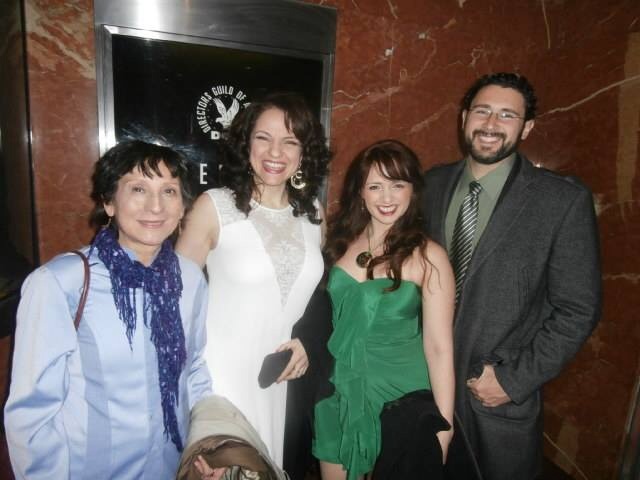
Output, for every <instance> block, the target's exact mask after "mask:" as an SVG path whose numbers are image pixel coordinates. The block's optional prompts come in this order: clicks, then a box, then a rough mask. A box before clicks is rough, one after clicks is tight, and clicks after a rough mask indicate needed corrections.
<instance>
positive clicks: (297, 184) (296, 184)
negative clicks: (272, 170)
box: [289, 169, 307, 190]
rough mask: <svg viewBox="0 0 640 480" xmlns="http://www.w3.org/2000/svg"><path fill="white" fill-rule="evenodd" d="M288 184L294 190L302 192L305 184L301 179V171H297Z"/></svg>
mask: <svg viewBox="0 0 640 480" xmlns="http://www.w3.org/2000/svg"><path fill="white" fill-rule="evenodd" d="M289 183H291V186H292V187H293V188H295V189H296V190H302V189H303V188H304V187H306V186H307V182H305V181H304V180H303V179H302V170H300V169H298V170H297V171H296V173H294V174H293V176H292V177H291V178H290V179H289Z"/></svg>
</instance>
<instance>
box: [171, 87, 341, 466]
mask: <svg viewBox="0 0 640 480" xmlns="http://www.w3.org/2000/svg"><path fill="white" fill-rule="evenodd" d="M228 143H229V146H230V154H229V156H228V158H226V159H225V161H224V163H223V166H222V169H221V181H222V184H223V185H224V188H219V189H212V190H208V191H207V192H205V193H204V194H203V195H202V196H201V197H200V198H198V200H197V201H196V203H195V206H194V208H193V210H192V211H191V213H190V214H189V216H188V218H187V221H186V225H185V228H184V229H183V231H182V235H181V236H180V238H179V240H178V244H177V247H176V248H177V250H178V251H179V252H181V253H182V254H183V255H185V256H187V257H190V258H192V259H193V260H194V261H195V262H196V263H197V264H199V265H201V266H204V265H205V263H206V265H207V271H208V274H209V297H210V301H209V312H208V315H207V331H208V336H209V342H208V343H207V347H206V355H205V356H206V359H207V363H208V364H209V368H210V369H211V373H212V377H213V378H214V379H215V381H214V383H215V385H214V386H215V390H216V393H218V394H220V395H223V396H225V397H227V398H228V399H229V400H231V401H232V402H233V403H234V404H235V405H236V406H237V407H238V408H239V409H240V410H241V411H242V412H243V413H244V415H245V416H246V417H247V419H248V420H249V422H250V423H251V424H252V425H253V426H254V427H255V428H256V430H257V431H258V433H259V435H260V437H261V438H262V440H263V441H264V442H265V443H266V445H267V447H268V449H269V453H270V455H271V456H272V458H273V459H274V460H275V461H276V463H277V464H278V465H280V466H281V465H282V459H283V438H284V425H285V408H286V398H287V390H286V388H287V387H286V383H283V381H286V380H291V379H295V378H298V377H300V376H301V375H303V374H304V373H305V372H306V369H307V367H308V356H307V352H306V351H305V348H304V346H303V345H302V343H301V342H300V340H299V339H297V338H294V339H291V329H292V326H293V324H294V323H295V322H296V321H297V320H298V319H299V318H300V317H301V316H302V314H303V312H304V310H305V306H306V305H307V302H308V301H309V298H310V297H311V294H312V293H313V291H314V288H315V286H316V284H317V283H318V281H319V279H320V277H321V275H322V272H323V261H322V255H321V253H320V243H321V238H322V234H321V229H320V224H321V223H322V212H321V208H320V204H319V202H318V201H317V198H316V197H317V193H318V189H319V187H320V185H321V182H322V180H323V177H324V175H325V173H326V171H327V163H328V160H329V151H328V149H327V147H326V145H325V137H324V134H323V130H322V126H321V125H320V123H319V122H318V120H317V119H316V118H315V117H314V115H313V114H312V112H311V111H310V110H309V108H308V107H307V105H306V104H305V102H304V101H303V100H302V98H301V97H300V96H298V95H295V94H287V93H284V94H272V95H270V96H268V97H266V98H265V99H263V100H262V101H258V102H254V103H252V104H251V105H250V106H248V107H247V108H246V109H245V110H244V111H242V112H241V113H240V114H239V115H238V116H237V117H236V118H235V119H234V121H233V123H232V125H231V127H230V131H229V141H228ZM283 350H291V351H292V356H291V359H290V360H289V362H288V364H286V367H285V368H284V369H283V371H282V373H281V374H280V375H279V376H278V379H277V384H275V385H272V386H269V387H268V388H266V389H261V388H260V387H259V386H258V373H259V371H260V367H261V364H262V362H263V359H264V357H265V356H266V355H267V354H270V353H273V352H276V351H283Z"/></svg>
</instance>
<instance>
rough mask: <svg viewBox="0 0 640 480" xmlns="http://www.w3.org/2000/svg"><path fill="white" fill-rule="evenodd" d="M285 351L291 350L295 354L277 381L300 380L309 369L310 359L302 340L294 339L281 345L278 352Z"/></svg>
mask: <svg viewBox="0 0 640 480" xmlns="http://www.w3.org/2000/svg"><path fill="white" fill-rule="evenodd" d="M283 350H291V351H292V352H293V353H292V355H291V360H289V363H288V364H287V366H286V368H285V369H284V370H283V371H282V373H281V374H280V376H279V377H278V379H277V380H276V382H277V383H280V382H283V381H285V380H295V379H296V378H300V377H301V376H302V375H304V374H305V372H306V371H307V368H309V357H308V356H307V351H306V350H305V349H304V346H303V345H302V342H301V341H300V339H298V338H292V339H291V340H289V341H288V342H285V343H283V344H282V345H280V346H279V347H278V349H277V350H276V352H281V351H283Z"/></svg>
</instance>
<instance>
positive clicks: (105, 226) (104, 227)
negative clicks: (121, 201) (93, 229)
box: [102, 217, 111, 229]
mask: <svg viewBox="0 0 640 480" xmlns="http://www.w3.org/2000/svg"><path fill="white" fill-rule="evenodd" d="M107 218H109V220H107V223H106V224H105V225H103V226H102V228H103V229H107V228H109V227H110V226H111V217H107Z"/></svg>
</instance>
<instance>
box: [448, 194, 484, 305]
mask: <svg viewBox="0 0 640 480" xmlns="http://www.w3.org/2000/svg"><path fill="white" fill-rule="evenodd" d="M481 190H482V186H481V185H480V184H479V183H478V182H471V183H469V193H467V194H466V195H465V197H464V200H462V205H461V206H460V211H459V212H458V218H456V225H455V227H454V228H453V239H452V241H451V264H452V266H453V273H454V274H455V277H456V302H457V301H458V298H459V297H460V293H461V292H462V285H463V284H464V277H465V275H466V274H467V268H468V267H469V261H470V260H471V255H472V254H473V236H474V235H475V233H476V226H477V225H478V195H480V191H481Z"/></svg>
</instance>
